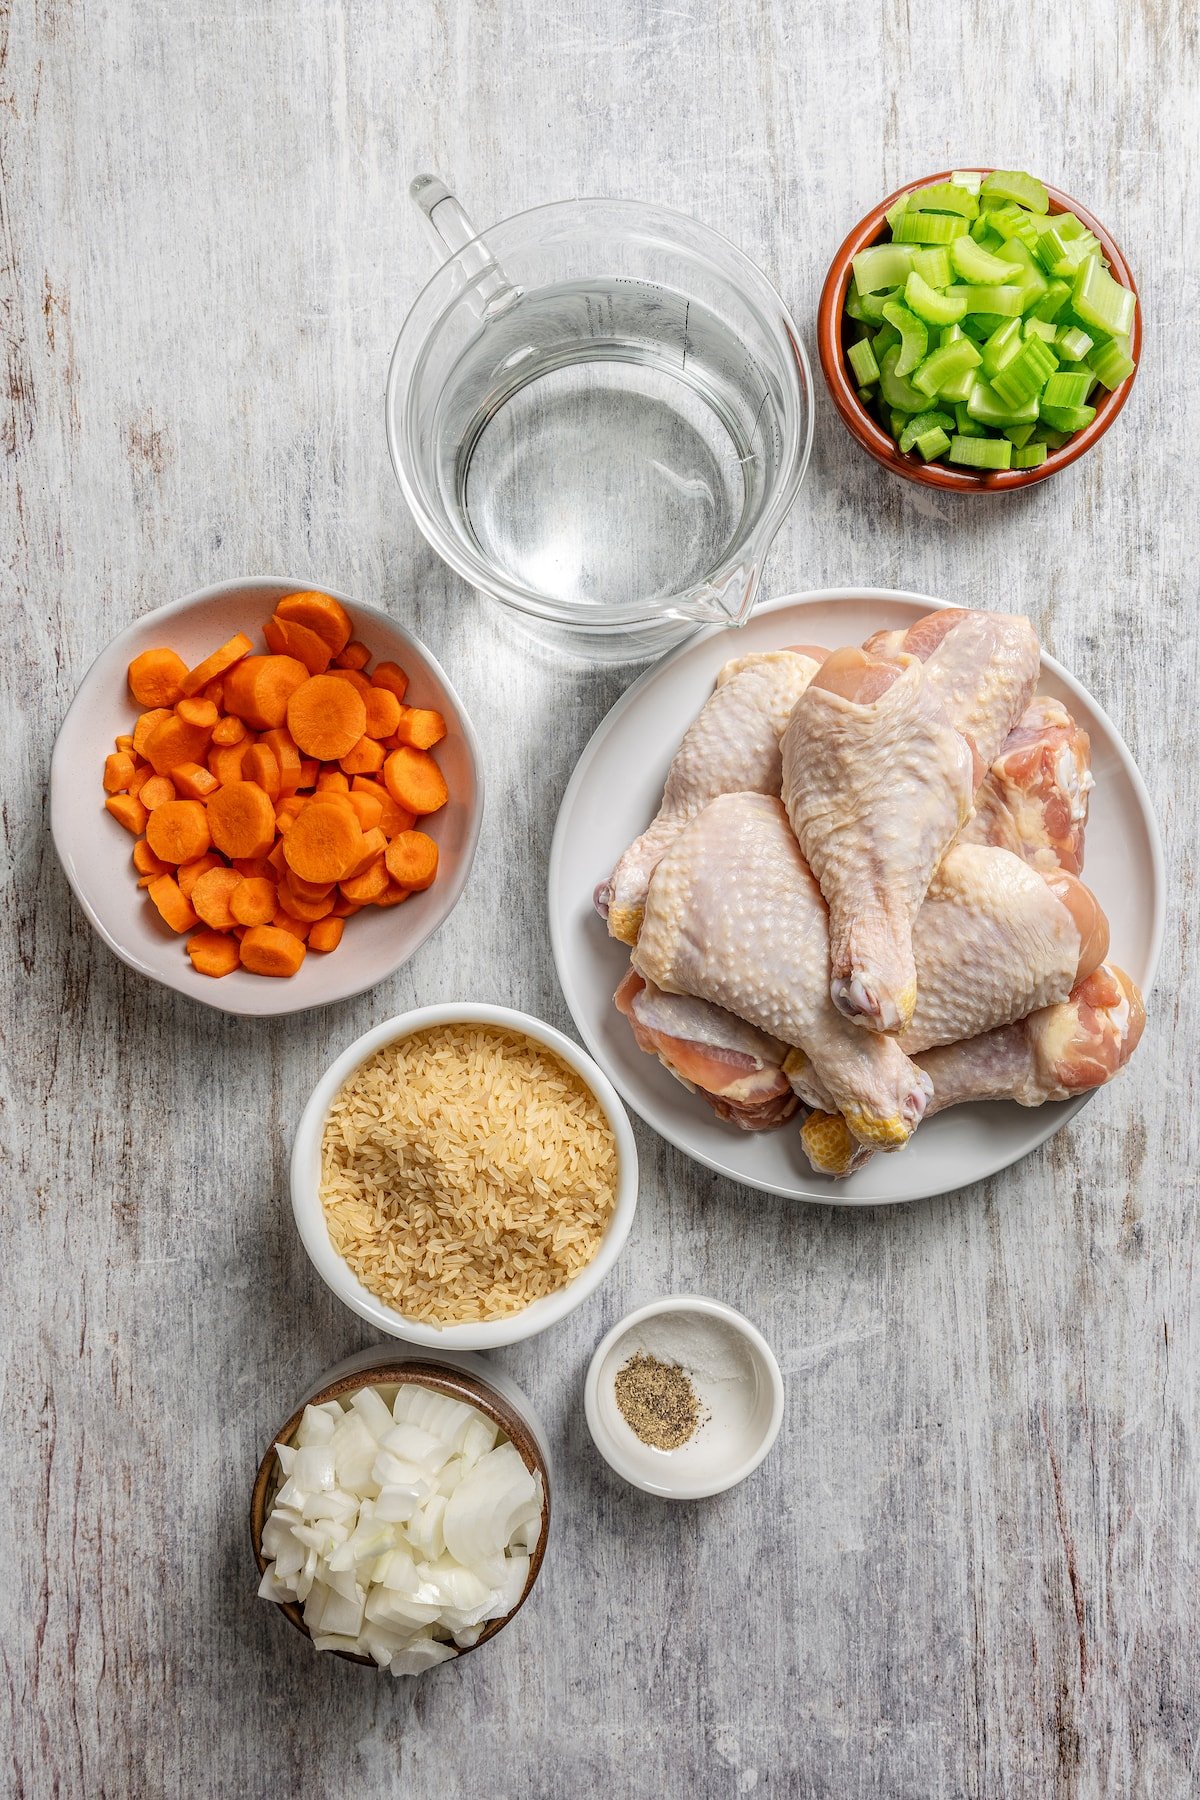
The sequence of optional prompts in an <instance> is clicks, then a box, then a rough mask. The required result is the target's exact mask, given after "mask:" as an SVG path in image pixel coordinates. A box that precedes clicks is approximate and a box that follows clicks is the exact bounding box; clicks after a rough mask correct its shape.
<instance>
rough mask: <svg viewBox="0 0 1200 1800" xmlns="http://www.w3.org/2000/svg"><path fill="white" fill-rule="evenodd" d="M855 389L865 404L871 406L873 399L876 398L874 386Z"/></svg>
mask: <svg viewBox="0 0 1200 1800" xmlns="http://www.w3.org/2000/svg"><path fill="white" fill-rule="evenodd" d="M854 391H855V393H856V394H857V395H858V397H859V399H860V400H861V401H862V403H863V405H864V406H870V404H871V402H872V400H873V399H874V398H875V389H874V388H855V390H854Z"/></svg>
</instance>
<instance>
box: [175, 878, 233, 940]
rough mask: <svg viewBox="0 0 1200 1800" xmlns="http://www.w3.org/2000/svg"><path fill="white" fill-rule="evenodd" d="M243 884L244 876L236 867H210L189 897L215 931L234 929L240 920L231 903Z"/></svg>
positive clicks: (205, 921) (206, 922)
mask: <svg viewBox="0 0 1200 1800" xmlns="http://www.w3.org/2000/svg"><path fill="white" fill-rule="evenodd" d="M241 885H242V877H241V876H240V875H239V874H238V872H237V870H236V869H209V870H208V872H207V873H206V874H204V875H202V876H201V877H200V879H199V881H198V882H197V883H196V885H195V887H194V888H193V889H192V891H191V893H190V895H189V896H188V898H189V899H190V900H191V903H192V905H193V906H194V907H195V909H196V911H197V913H198V914H199V915H200V917H201V918H202V919H203V920H204V923H205V924H206V925H211V926H212V928H213V930H214V931H232V930H233V927H234V926H235V925H236V924H237V923H238V920H237V919H236V918H235V917H234V914H233V912H232V911H231V910H230V905H229V903H230V901H231V900H232V898H233V896H234V894H235V892H236V891H237V889H238V888H239V887H240V886H241Z"/></svg>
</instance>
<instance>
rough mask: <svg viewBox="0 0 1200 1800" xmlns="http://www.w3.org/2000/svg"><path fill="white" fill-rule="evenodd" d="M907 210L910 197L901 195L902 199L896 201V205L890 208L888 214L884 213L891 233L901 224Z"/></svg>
mask: <svg viewBox="0 0 1200 1800" xmlns="http://www.w3.org/2000/svg"><path fill="white" fill-rule="evenodd" d="M907 210H908V195H907V194H901V196H900V198H899V199H898V200H897V201H896V203H895V205H894V206H889V207H888V209H887V211H886V213H884V215H883V216H884V218H885V219H886V220H887V222H888V229H889V231H895V229H896V227H897V225H898V224H899V223H900V221H901V219H902V218H903V217H904V215H905V213H906V212H907Z"/></svg>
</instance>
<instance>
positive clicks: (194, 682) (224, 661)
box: [183, 631, 254, 694]
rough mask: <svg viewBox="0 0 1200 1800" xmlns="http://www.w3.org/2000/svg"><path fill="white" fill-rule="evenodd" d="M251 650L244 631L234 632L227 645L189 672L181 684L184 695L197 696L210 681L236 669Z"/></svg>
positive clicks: (250, 644) (251, 647) (223, 645)
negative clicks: (229, 670)
mask: <svg viewBox="0 0 1200 1800" xmlns="http://www.w3.org/2000/svg"><path fill="white" fill-rule="evenodd" d="M253 648H254V645H253V644H252V643H251V641H250V639H249V638H248V637H247V636H246V634H245V632H244V631H238V632H235V634H234V635H233V637H231V638H230V639H229V641H228V642H227V643H224V644H222V645H221V647H220V649H219V650H214V651H213V653H212V655H211V656H206V657H205V658H204V661H203V662H198V663H197V664H196V666H195V668H194V669H192V670H191V671H190V672H189V674H188V676H187V678H186V680H185V681H184V683H183V691H184V693H185V694H198V693H199V692H200V689H201V688H203V687H207V686H208V684H209V682H210V681H215V680H216V679H217V677H218V676H219V675H224V673H225V671H226V670H227V669H232V668H234V667H236V665H237V664H238V663H239V662H240V661H241V660H242V658H243V656H249V654H250V652H251V651H252V650H253Z"/></svg>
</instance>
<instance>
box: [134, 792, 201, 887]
mask: <svg viewBox="0 0 1200 1800" xmlns="http://www.w3.org/2000/svg"><path fill="white" fill-rule="evenodd" d="M146 785H147V787H149V785H150V784H149V782H147V783H146ZM146 842H147V843H148V844H149V846H150V848H151V849H152V850H153V852H154V854H155V856H157V857H158V858H159V859H160V860H161V861H162V862H165V863H171V864H173V865H175V866H176V867H178V865H179V864H180V863H190V862H195V860H196V858H197V857H198V856H203V855H204V853H205V851H206V850H207V849H208V846H209V843H210V838H209V820H208V815H207V813H206V812H205V810H204V808H203V806H201V804H200V802H199V801H198V800H168V801H166V802H165V804H164V805H162V806H156V807H155V808H154V810H153V812H152V813H151V814H150V817H149V819H148V821H147V823H146Z"/></svg>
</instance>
